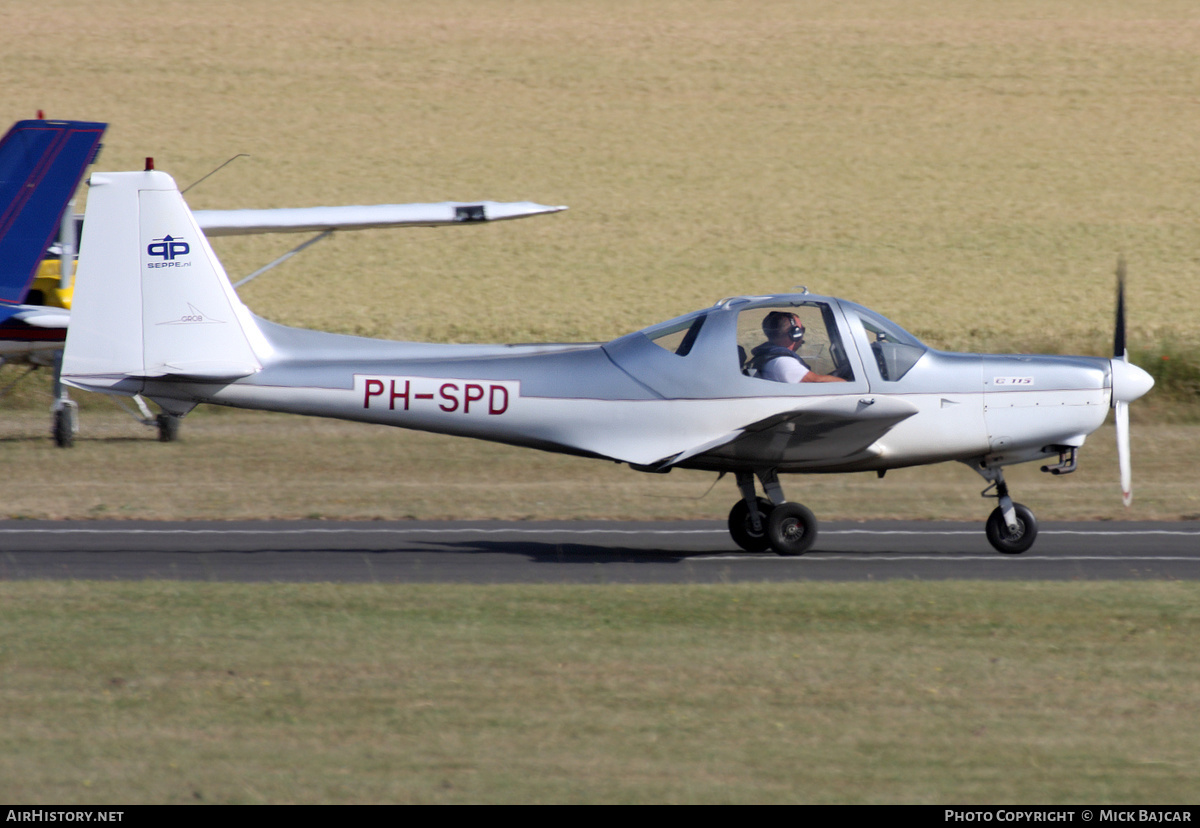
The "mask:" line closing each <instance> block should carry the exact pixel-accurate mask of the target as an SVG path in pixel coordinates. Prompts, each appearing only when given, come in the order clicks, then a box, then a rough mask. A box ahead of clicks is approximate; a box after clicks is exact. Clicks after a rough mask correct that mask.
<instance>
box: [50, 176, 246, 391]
mask: <svg viewBox="0 0 1200 828" xmlns="http://www.w3.org/2000/svg"><path fill="white" fill-rule="evenodd" d="M89 183H90V184H91V189H90V191H89V193H88V203H87V212H86V219H85V221H84V226H83V239H82V242H81V244H80V256H79V275H78V277H77V280H76V288H75V301H74V303H73V304H74V309H73V312H72V316H71V327H70V330H69V331H68V334H67V345H66V352H65V354H64V356H63V380H64V381H66V382H68V383H69V384H71V385H74V386H77V387H80V388H85V389H88V390H96V391H109V392H117V393H125V394H135V393H140V391H141V390H142V380H145V379H152V378H157V377H172V378H180V379H194V380H200V381H212V382H220V381H230V380H233V379H236V378H238V377H244V376H248V375H250V374H253V373H255V372H257V371H259V370H261V367H262V362H261V358H262V357H263V356H265V354H267V353H268V352H269V350H270V346H269V345H268V344H267V342H266V340H265V339H264V337H263V336H262V333H261V332H260V330H259V328H258V325H257V323H256V322H255V318H254V316H253V314H252V313H251V312H250V310H249V309H248V308H247V307H246V306H245V305H244V304H242V301H241V300H240V299H239V298H238V295H237V293H236V292H235V291H234V290H233V287H232V286H231V285H230V283H229V278H228V276H226V274H225V269H224V268H223V267H222V266H221V263H220V261H219V260H218V259H217V257H216V254H215V253H213V250H212V247H210V246H209V243H208V240H207V239H206V238H205V237H204V233H203V232H202V231H201V230H200V226H199V225H198V224H197V222H196V219H195V218H194V217H193V216H192V211H191V210H190V209H189V208H188V206H187V204H186V203H185V202H184V200H183V196H182V195H180V193H179V188H178V187H177V186H176V185H175V181H174V179H172V178H171V176H169V175H167V174H166V173H162V172H155V171H147V172H123V173H97V174H94V175H92V177H91V180H90V182H89Z"/></svg>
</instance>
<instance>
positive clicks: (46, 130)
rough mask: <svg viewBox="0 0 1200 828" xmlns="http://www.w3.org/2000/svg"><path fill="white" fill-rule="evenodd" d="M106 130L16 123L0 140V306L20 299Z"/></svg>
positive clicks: (81, 123) (79, 125)
mask: <svg viewBox="0 0 1200 828" xmlns="http://www.w3.org/2000/svg"><path fill="white" fill-rule="evenodd" d="M107 126H108V125H107V124H101V123H92V122H87V121H18V122H17V123H16V124H14V125H13V127H12V129H10V130H9V131H8V133H7V134H6V135H5V136H4V138H2V139H0V302H5V303H9V304H19V303H20V302H22V301H24V299H25V295H26V294H27V293H28V292H29V285H30V284H31V283H32V282H33V279H34V277H35V276H37V269H38V265H39V264H40V263H41V261H42V258H43V257H44V256H45V255H46V248H48V247H49V246H50V243H51V242H52V241H54V237H55V234H56V233H58V230H59V222H60V220H61V218H62V214H63V211H64V210H65V209H66V207H67V204H68V202H69V201H70V200H71V196H72V195H74V194H75V189H76V188H77V187H78V186H79V180H80V179H81V178H83V173H84V170H86V169H87V166H88V164H90V163H91V162H92V160H93V159H94V158H95V156H96V152H97V151H98V149H99V147H100V139H101V138H102V137H103V136H104V130H105V128H106V127H107Z"/></svg>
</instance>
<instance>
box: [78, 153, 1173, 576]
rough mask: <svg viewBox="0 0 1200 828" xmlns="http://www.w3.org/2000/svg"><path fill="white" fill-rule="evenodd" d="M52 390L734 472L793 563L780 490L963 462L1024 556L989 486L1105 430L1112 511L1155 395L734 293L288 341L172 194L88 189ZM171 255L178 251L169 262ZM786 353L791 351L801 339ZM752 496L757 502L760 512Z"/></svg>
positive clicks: (746, 511) (807, 525) (1060, 361)
mask: <svg viewBox="0 0 1200 828" xmlns="http://www.w3.org/2000/svg"><path fill="white" fill-rule="evenodd" d="M90 183H91V186H92V189H91V192H90V194H89V197H88V207H87V210H88V219H87V222H86V223H85V225H84V233H83V241H82V245H81V258H80V268H79V270H80V273H79V277H78V282H77V287H76V296H75V308H74V316H73V318H72V320H71V328H70V332H69V334H68V337H67V347H66V353H65V357H64V365H63V380H64V381H65V382H68V383H70V384H71V385H74V386H76V387H79V388H85V389H88V390H92V391H102V392H107V393H113V394H127V395H131V394H143V395H145V396H146V397H149V398H150V399H152V400H154V401H155V402H157V403H158V404H159V405H161V406H162V407H163V408H164V409H165V410H167V411H170V412H172V413H173V414H175V415H178V416H182V415H184V414H186V413H187V412H189V411H191V410H192V408H194V407H195V406H196V405H197V404H199V403H216V404H218V405H229V406H236V407H241V408H255V409H264V410H272V411H286V412H294V413H298V414H309V415H316V416H323V417H337V418H342V419H348V420H359V421H363V422H373V423H384V424H387V425H394V426H400V427H403V428H413V429H420V430H424V431H433V432H442V433H447V434H457V435H462V436H466V437H477V438H481V439H486V440H495V441H498V442H503V443H510V444H514V445H520V446H528V447H531V448H538V449H544V450H547V451H556V452H565V453H569V454H576V455H583V456H588V457H596V458H603V459H608V460H614V461H617V462H620V463H627V464H629V465H630V466H631V467H633V468H634V469H637V470H640V471H648V472H666V471H670V470H671V469H673V468H690V469H702V470H708V471H714V472H730V473H732V474H733V475H734V476H735V478H736V480H737V484H738V488H739V490H740V492H741V499H740V500H739V501H737V503H736V504H735V505H734V507H733V509H732V511H731V513H730V516H729V527H730V532H731V534H732V536H733V539H734V540H735V541H736V542H737V544H738V545H739V546H741V547H742V548H743V549H746V550H749V551H765V550H767V549H772V550H774V551H775V552H777V553H779V554H782V555H792V554H801V553H803V552H805V551H806V550H808V549H809V548H810V547H811V546H812V544H813V542H814V541H815V539H816V536H817V522H816V519H815V517H814V516H813V514H812V512H811V511H809V510H808V509H807V508H806V507H804V506H803V505H801V504H799V503H794V502H789V501H787V500H786V498H785V497H784V494H783V490H782V488H781V486H780V483H779V475H780V474H782V473H792V472H807V473H813V472H821V473H830V472H859V471H876V472H879V473H881V474H882V473H883V472H884V471H886V470H887V469H893V468H899V467H904V466H914V465H920V464H927V463H939V462H943V461H947V460H957V461H961V462H963V463H965V464H967V465H968V466H970V467H971V468H972V469H974V470H975V471H976V472H978V473H979V474H980V475H982V476H983V477H984V479H985V480H987V481H988V483H989V484H990V485H989V486H988V488H987V489H985V490H984V493H985V494H987V493H988V492H989V491H991V490H993V489H994V490H995V494H994V496H995V497H996V498H997V499H998V501H999V503H998V506H997V507H996V509H995V511H993V512H992V513H991V515H990V517H989V518H988V520H987V536H988V539H989V541H990V542H991V543H992V545H993V546H994V547H995V548H996V549H997V550H999V551H1000V552H1003V553H1019V552H1023V551H1025V550H1026V549H1028V548H1029V547H1030V546H1031V545H1032V543H1033V541H1034V539H1035V538H1036V536H1037V522H1036V520H1035V519H1034V516H1033V513H1032V512H1031V511H1030V510H1029V509H1028V508H1027V507H1025V506H1023V505H1021V504H1019V503H1014V502H1013V500H1012V498H1011V497H1010V495H1009V492H1008V488H1007V486H1006V485H1005V481H1004V475H1003V468H1004V466H1007V465H1011V464H1014V463H1024V462H1028V461H1032V460H1041V459H1045V458H1057V462H1056V463H1054V464H1053V465H1051V466H1048V467H1047V469H1048V470H1050V471H1053V472H1056V473H1067V472H1070V471H1073V470H1074V468H1075V461H1076V453H1077V451H1078V449H1079V447H1080V446H1082V445H1083V443H1084V439H1085V438H1086V437H1087V435H1088V434H1090V433H1091V432H1093V431H1095V430H1096V429H1097V428H1098V427H1099V426H1100V425H1101V424H1102V423H1103V422H1104V420H1105V417H1106V415H1107V413H1108V410H1109V408H1110V407H1115V408H1116V411H1117V438H1118V444H1119V446H1120V447H1121V451H1120V456H1121V474H1122V488H1123V490H1124V492H1125V493H1126V497H1127V498H1128V495H1129V491H1130V487H1129V461H1128V444H1129V430H1128V408H1127V406H1128V404H1129V403H1130V402H1131V401H1133V400H1135V399H1137V398H1138V397H1141V396H1142V395H1143V394H1145V393H1146V392H1147V391H1148V390H1149V389H1150V387H1151V386H1152V385H1153V380H1152V379H1151V378H1150V377H1149V375H1148V374H1146V373H1145V372H1144V371H1142V370H1141V369H1140V368H1137V367H1136V366H1134V365H1131V364H1130V363H1129V362H1128V360H1127V359H1126V357H1125V353H1124V310H1123V304H1124V303H1123V301H1120V302H1119V303H1118V321H1117V343H1116V351H1117V353H1116V355H1115V356H1114V358H1112V359H1103V358H1096V357H1065V356H1016V355H1013V356H1001V355H996V356H993V355H979V354H955V353H944V352H939V351H935V350H933V349H931V348H928V347H926V346H925V345H923V344H922V343H921V342H919V341H918V340H917V339H916V338H915V337H913V336H911V335H910V334H908V333H907V332H905V331H904V330H903V329H902V328H900V327H899V326H897V325H895V324H894V323H892V322H891V321H889V320H887V319H885V318H884V317H882V316H880V315H878V314H876V313H874V312H872V311H870V310H868V309H866V308H864V307H862V306H860V305H857V304H854V303H853V302H848V301H845V300H842V299H836V298H833V297H826V296H816V295H812V294H808V293H800V294H788V295H778V296H742V297H737V298H733V299H726V300H724V301H721V302H718V303H717V304H716V305H715V306H713V307H711V308H707V309H705V310H701V311H697V312H695V313H691V314H688V315H686V316H682V317H679V318H678V319H674V320H671V321H669V322H664V323H662V324H660V325H655V326H653V327H650V328H646V329H645V330H641V331H637V332H636V333H632V334H629V335H627V336H622V337H619V338H618V339H614V340H613V341H611V342H607V343H603V344H582V345H442V344H432V343H416V342H387V341H382V340H372V339H363V338H358V337H351V336H342V335H335V334H329V333H323V332H319V331H308V330H299V329H295V328H287V327H283V326H281V325H277V324H274V323H271V322H268V321H266V320H264V319H261V318H259V317H257V316H255V315H254V314H253V313H252V312H251V311H250V310H249V309H248V308H247V307H246V306H245V305H244V304H242V302H241V301H240V300H239V299H238V296H237V294H236V293H235V292H234V290H233V288H232V287H231V286H230V283H229V280H228V278H227V277H226V275H225V272H224V270H223V269H222V267H221V264H220V262H219V261H218V260H217V258H216V256H215V255H214V254H213V251H212V249H211V247H210V246H209V245H208V242H207V240H206V239H205V238H204V234H203V233H202V231H201V228H200V227H199V225H198V224H197V222H196V220H195V218H194V216H193V215H192V213H191V211H190V210H189V209H188V207H187V204H186V203H185V202H184V200H183V197H182V196H181V195H180V193H179V191H178V189H177V188H176V186H175V183H174V181H173V180H172V179H171V178H170V176H168V175H166V174H164V173H161V172H134V173H103V174H101V173H97V174H95V175H93V176H92V178H91V182H90ZM175 245H178V246H177V247H176V246H175ZM773 311H780V312H783V313H785V314H794V318H795V320H796V322H797V323H798V324H796V325H795V327H796V328H803V333H802V335H801V338H802V340H803V345H802V346H801V349H802V352H803V355H804V357H805V359H806V361H807V362H808V363H809V366H810V367H811V369H812V370H813V371H814V372H815V373H819V374H821V375H823V376H825V377H834V378H836V379H839V380H842V381H841V382H820V383H813V382H799V383H783V382H775V381H772V380H770V379H767V378H765V377H763V376H760V375H759V371H758V369H757V366H756V365H755V362H754V360H750V361H747V359H746V357H747V355H748V354H751V353H753V348H754V346H756V345H758V344H760V343H761V342H762V340H763V338H764V333H763V331H764V325H763V323H764V320H765V317H766V316H767V314H769V313H771V312H773ZM799 339H800V338H798V340H797V341H799ZM755 478H757V479H758V481H760V482H761V484H762V487H763V489H764V491H765V493H766V495H767V497H765V498H763V497H759V496H758V495H757V492H756V485H755Z"/></svg>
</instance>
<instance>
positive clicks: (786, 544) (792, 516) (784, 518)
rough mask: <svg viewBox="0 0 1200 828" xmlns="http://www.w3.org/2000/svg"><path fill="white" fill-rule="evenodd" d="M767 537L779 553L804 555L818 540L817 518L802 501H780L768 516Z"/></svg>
mask: <svg viewBox="0 0 1200 828" xmlns="http://www.w3.org/2000/svg"><path fill="white" fill-rule="evenodd" d="M767 539H768V540H769V541H770V543H771V548H772V549H774V550H775V552H776V553H777V554H779V555H803V554H804V553H805V552H807V551H808V550H809V549H810V548H812V545H813V544H814V543H816V540H817V518H816V515H814V514H813V513H812V510H811V509H809V508H808V507H807V506H804V505H802V504H800V503H780V504H779V505H778V506H776V507H775V508H774V509H772V510H771V515H770V517H768V518H767Z"/></svg>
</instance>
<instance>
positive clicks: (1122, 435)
mask: <svg viewBox="0 0 1200 828" xmlns="http://www.w3.org/2000/svg"><path fill="white" fill-rule="evenodd" d="M1153 387H1154V378H1153V377H1151V376H1150V375H1149V374H1147V373H1146V372H1145V371H1143V370H1142V369H1141V368H1139V367H1137V366H1136V365H1134V364H1133V363H1131V362H1130V361H1129V351H1128V350H1127V349H1126V348H1125V259H1124V257H1122V258H1121V259H1119V260H1118V261H1117V323H1116V329H1115V331H1114V332H1113V359H1112V406H1113V410H1114V412H1115V419H1116V425H1117V465H1118V466H1119V467H1120V470H1121V500H1122V501H1124V503H1125V505H1126V506H1129V504H1130V503H1132V502H1133V483H1132V473H1131V471H1130V467H1129V404H1130V403H1131V402H1133V401H1134V400H1136V399H1137V398H1138V397H1141V396H1142V395H1143V394H1145V393H1146V392H1147V391H1149V390H1150V389H1151V388H1153Z"/></svg>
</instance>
